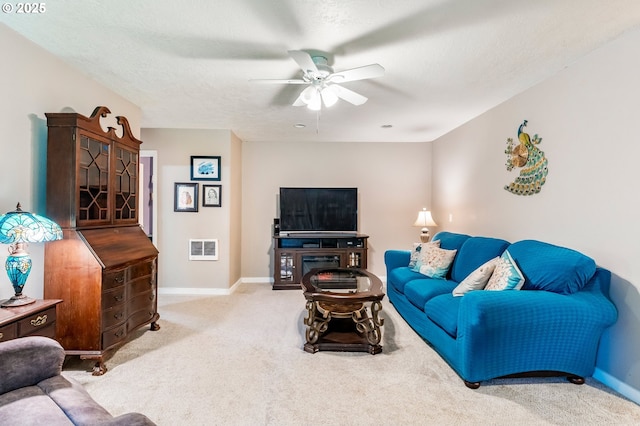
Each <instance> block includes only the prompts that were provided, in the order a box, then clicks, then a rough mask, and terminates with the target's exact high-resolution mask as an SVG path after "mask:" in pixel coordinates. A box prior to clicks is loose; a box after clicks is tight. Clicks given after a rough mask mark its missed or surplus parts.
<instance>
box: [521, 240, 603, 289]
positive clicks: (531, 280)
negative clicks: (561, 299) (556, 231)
mask: <svg viewBox="0 0 640 426" xmlns="http://www.w3.org/2000/svg"><path fill="white" fill-rule="evenodd" d="M509 252H510V253H511V256H512V257H513V259H514V260H515V261H516V262H517V263H518V266H519V267H520V270H521V271H522V274H523V275H524V277H525V284H524V286H523V289H525V290H547V291H553V292H555V293H560V294H572V293H575V292H577V291H579V290H581V289H582V288H584V286H585V285H586V284H587V282H589V280H590V279H591V277H593V275H594V274H595V272H596V263H595V261H594V260H593V259H591V258H590V257H588V256H585V255H584V254H582V253H580V252H577V251H575V250H572V249H568V248H565V247H559V246H555V245H553V244H549V243H543V242H541V241H535V240H523V241H518V242H516V243H513V244H511V245H510V246H509Z"/></svg>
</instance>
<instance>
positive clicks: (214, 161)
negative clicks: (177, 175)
mask: <svg viewBox="0 0 640 426" xmlns="http://www.w3.org/2000/svg"><path fill="white" fill-rule="evenodd" d="M191 180H220V156H216V157H212V156H203V155H192V156H191Z"/></svg>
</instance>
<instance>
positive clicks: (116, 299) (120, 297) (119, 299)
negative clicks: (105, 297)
mask: <svg viewBox="0 0 640 426" xmlns="http://www.w3.org/2000/svg"><path fill="white" fill-rule="evenodd" d="M113 298H114V299H115V301H116V302H120V301H122V300H123V299H124V296H113Z"/></svg>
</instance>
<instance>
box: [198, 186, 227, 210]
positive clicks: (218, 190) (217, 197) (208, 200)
mask: <svg viewBox="0 0 640 426" xmlns="http://www.w3.org/2000/svg"><path fill="white" fill-rule="evenodd" d="M202 207H222V185H205V184H202Z"/></svg>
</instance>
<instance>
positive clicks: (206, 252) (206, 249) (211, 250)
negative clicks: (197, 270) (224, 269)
mask: <svg viewBox="0 0 640 426" xmlns="http://www.w3.org/2000/svg"><path fill="white" fill-rule="evenodd" d="M189 260H218V240H189Z"/></svg>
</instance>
